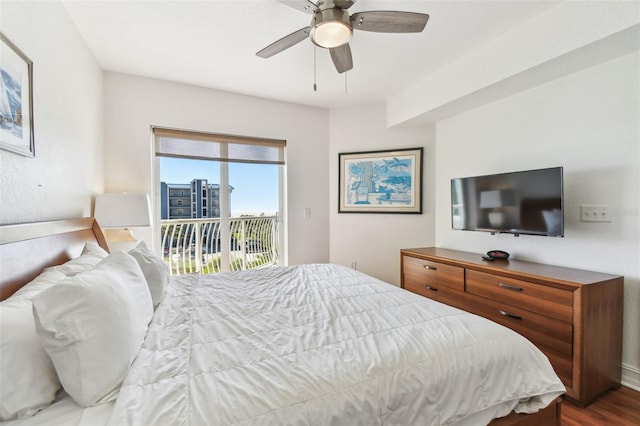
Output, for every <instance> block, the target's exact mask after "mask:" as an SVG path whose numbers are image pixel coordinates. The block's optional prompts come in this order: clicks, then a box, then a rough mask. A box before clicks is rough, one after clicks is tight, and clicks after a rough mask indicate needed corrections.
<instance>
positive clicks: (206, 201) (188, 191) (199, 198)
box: [160, 179, 233, 220]
mask: <svg viewBox="0 0 640 426" xmlns="http://www.w3.org/2000/svg"><path fill="white" fill-rule="evenodd" d="M232 191H233V187H232V186H229V192H230V193H231V192H232ZM160 217H161V219H163V220H166V219H200V218H208V217H220V185H219V184H216V183H211V184H210V183H208V182H207V180H206V179H194V180H192V181H191V183H190V184H186V183H166V182H160Z"/></svg>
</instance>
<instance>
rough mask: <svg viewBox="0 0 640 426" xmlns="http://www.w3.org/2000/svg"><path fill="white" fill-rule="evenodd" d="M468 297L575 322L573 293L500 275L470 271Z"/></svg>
mask: <svg viewBox="0 0 640 426" xmlns="http://www.w3.org/2000/svg"><path fill="white" fill-rule="evenodd" d="M466 289H467V291H468V292H469V293H471V294H475V295H478V296H482V297H485V298H487V299H492V300H495V301H498V302H503V303H506V304H508V305H511V306H514V307H517V308H521V309H526V310H529V311H532V312H544V315H545V316H549V317H552V318H555V319H558V320H561V321H564V322H568V323H571V322H572V321H573V292H571V291H569V290H562V289H559V288H555V287H549V286H545V285H542V284H536V283H532V282H529V281H524V280H517V279H513V278H508V277H501V276H499V275H493V274H488V273H485V272H478V271H473V270H467V279H466Z"/></svg>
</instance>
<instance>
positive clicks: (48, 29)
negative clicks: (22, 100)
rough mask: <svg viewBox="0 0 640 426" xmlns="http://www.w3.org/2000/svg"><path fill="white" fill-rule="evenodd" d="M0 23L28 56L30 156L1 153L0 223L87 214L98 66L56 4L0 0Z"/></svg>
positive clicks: (95, 163)
mask: <svg viewBox="0 0 640 426" xmlns="http://www.w3.org/2000/svg"><path fill="white" fill-rule="evenodd" d="M0 7H1V12H2V13H0V28H2V33H3V34H4V35H5V36H7V37H8V38H9V39H10V40H11V41H12V42H13V43H14V44H15V45H16V46H17V47H18V48H19V49H20V50H22V52H23V53H25V54H26V55H27V56H28V57H29V58H30V59H31V60H32V61H33V102H34V105H33V117H34V129H35V132H34V134H35V153H36V156H35V158H28V157H24V156H20V155H18V154H14V153H11V152H8V151H4V150H0V198H1V201H0V224H7V223H20V222H33V221H43V220H55V219H64V218H74V217H82V216H90V215H91V201H92V195H93V194H95V193H97V192H102V187H103V181H102V142H103V127H102V120H103V111H102V105H103V99H102V97H103V92H102V71H101V70H100V67H99V66H98V64H97V62H96V61H95V59H94V58H93V56H92V55H91V53H90V52H89V50H88V48H87V47H86V45H85V44H84V41H83V40H82V38H81V37H80V35H79V34H78V33H77V30H76V28H75V26H74V25H73V23H72V22H71V21H70V19H69V16H68V15H67V12H66V10H65V9H64V8H63V7H62V5H61V4H60V3H50V2H5V1H3V2H2V4H1V5H0Z"/></svg>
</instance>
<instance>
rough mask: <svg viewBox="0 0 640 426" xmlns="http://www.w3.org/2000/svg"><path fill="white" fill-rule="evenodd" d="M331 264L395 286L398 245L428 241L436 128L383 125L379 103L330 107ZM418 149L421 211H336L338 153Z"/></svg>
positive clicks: (432, 237)
mask: <svg viewBox="0 0 640 426" xmlns="http://www.w3.org/2000/svg"><path fill="white" fill-rule="evenodd" d="M330 135H331V143H330V149H329V151H330V155H329V160H328V161H329V165H330V179H329V184H330V192H331V194H330V203H329V204H330V209H331V212H330V214H331V262H332V263H337V264H341V265H345V266H350V264H351V261H354V260H355V261H356V265H357V269H359V270H361V271H363V272H365V273H367V274H369V275H372V276H375V277H377V278H379V279H382V280H384V281H387V282H390V283H393V284H396V285H400V249H401V248H410V247H423V246H429V245H433V243H434V241H435V235H434V224H435V214H434V203H433V201H434V188H435V186H434V176H435V175H434V173H435V171H434V168H435V161H436V153H435V149H434V148H435V127H428V128H425V129H415V128H413V129H412V128H404V129H400V128H397V129H387V127H386V109H385V105H384V104H374V105H366V106H362V107H356V108H349V109H340V110H332V111H331V131H330ZM416 147H423V148H424V152H423V179H422V183H423V186H422V189H423V204H422V211H423V213H422V214H359V213H338V154H339V153H340V152H357V151H375V150H386V149H400V148H416Z"/></svg>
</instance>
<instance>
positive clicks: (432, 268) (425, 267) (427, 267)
mask: <svg viewBox="0 0 640 426" xmlns="http://www.w3.org/2000/svg"><path fill="white" fill-rule="evenodd" d="M422 266H424V269H428V270H430V271H435V270H437V269H438V268H436V267H435V266H429V265H422Z"/></svg>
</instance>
